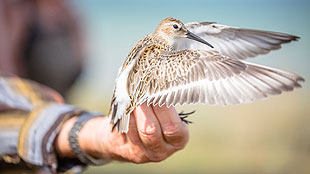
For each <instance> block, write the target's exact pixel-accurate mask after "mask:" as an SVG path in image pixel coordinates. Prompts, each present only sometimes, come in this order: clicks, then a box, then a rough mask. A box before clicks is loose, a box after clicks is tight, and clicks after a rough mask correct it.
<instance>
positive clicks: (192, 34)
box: [186, 30, 214, 48]
mask: <svg viewBox="0 0 310 174" xmlns="http://www.w3.org/2000/svg"><path fill="white" fill-rule="evenodd" d="M186 37H187V38H189V39H192V40H195V41H198V42H200V43H203V44H206V45H208V46H209V47H211V48H214V47H213V46H212V45H211V44H209V43H208V42H207V41H205V40H203V39H201V38H200V37H199V36H197V35H196V34H194V33H192V32H190V31H188V30H187V33H186Z"/></svg>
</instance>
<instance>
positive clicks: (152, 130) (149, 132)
mask: <svg viewBox="0 0 310 174" xmlns="http://www.w3.org/2000/svg"><path fill="white" fill-rule="evenodd" d="M139 132H140V134H142V135H143V136H154V135H155V134H156V132H157V128H156V126H155V124H152V123H150V124H148V125H147V126H145V127H143V128H141V129H139Z"/></svg>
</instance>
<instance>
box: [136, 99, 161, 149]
mask: <svg viewBox="0 0 310 174" xmlns="http://www.w3.org/2000/svg"><path fill="white" fill-rule="evenodd" d="M134 115H135V117H136V123H137V128H138V132H139V135H140V138H141V141H142V142H143V144H144V145H145V147H146V148H147V149H149V150H151V151H159V150H160V149H163V148H164V146H165V145H166V142H165V141H164V138H163V135H162V133H161V132H162V131H161V127H160V124H159V122H158V120H157V118H156V116H155V114H154V111H153V109H152V108H151V107H148V106H147V105H146V103H144V104H142V105H140V106H138V107H137V108H136V109H135V110H134Z"/></svg>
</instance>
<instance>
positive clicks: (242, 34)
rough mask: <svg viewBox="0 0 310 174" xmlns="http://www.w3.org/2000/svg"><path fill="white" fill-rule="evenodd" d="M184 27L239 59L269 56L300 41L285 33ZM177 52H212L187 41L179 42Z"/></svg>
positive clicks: (207, 24)
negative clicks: (286, 44) (189, 50)
mask: <svg viewBox="0 0 310 174" xmlns="http://www.w3.org/2000/svg"><path fill="white" fill-rule="evenodd" d="M185 26H186V28H187V29H188V30H190V31H191V32H193V33H194V34H196V35H198V36H200V37H201V38H203V39H205V40H206V41H208V42H209V43H211V45H213V46H214V49H215V50H217V51H219V52H220V53H222V54H224V55H226V56H229V57H233V58H237V59H246V58H249V57H255V56H258V55H260V54H267V53H269V52H270V51H272V50H276V49H279V48H281V45H282V44H283V43H288V42H291V41H295V40H298V39H299V37H297V36H294V35H290V34H285V33H278V32H272V31H263V30H254V29H244V28H238V27H231V26H227V25H220V24H215V23H211V22H201V23H199V22H191V23H187V24H185ZM176 48H177V50H184V49H195V50H197V49H199V50H211V48H209V47H207V46H205V45H203V44H201V43H199V42H196V41H193V40H190V39H186V38H183V39H180V40H179V41H178V43H177V46H176Z"/></svg>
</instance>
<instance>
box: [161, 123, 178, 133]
mask: <svg viewBox="0 0 310 174" xmlns="http://www.w3.org/2000/svg"><path fill="white" fill-rule="evenodd" d="M163 133H164V135H165V136H176V135H178V134H180V133H181V126H180V124H176V123H169V124H168V125H166V126H164V132H163Z"/></svg>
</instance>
